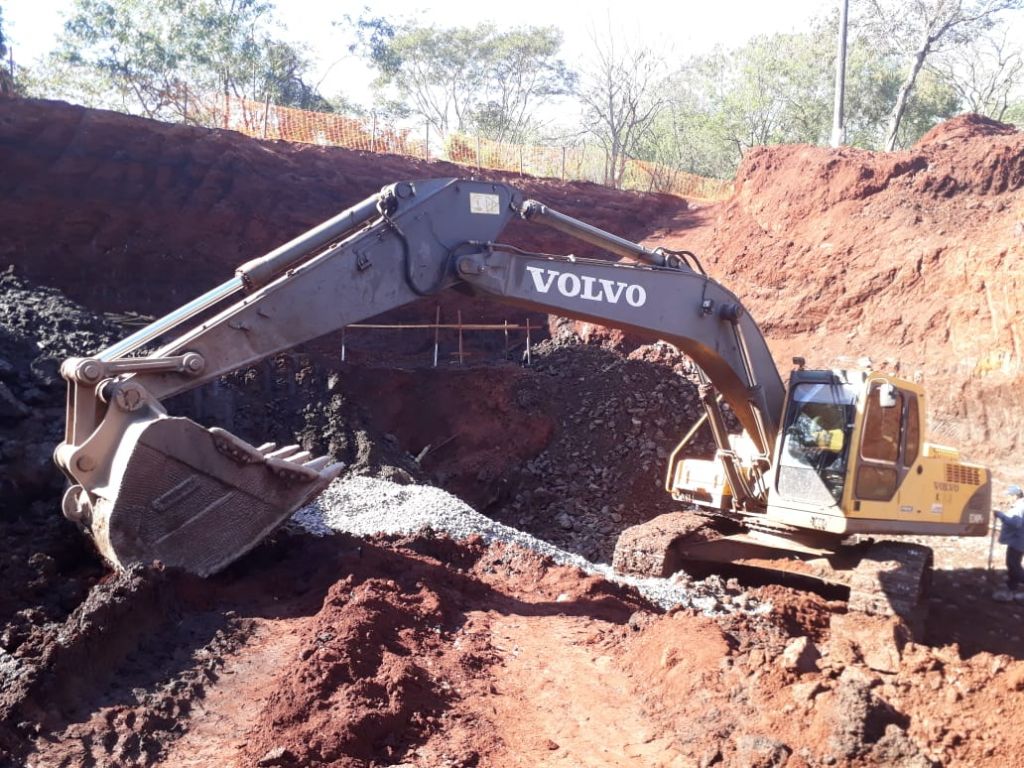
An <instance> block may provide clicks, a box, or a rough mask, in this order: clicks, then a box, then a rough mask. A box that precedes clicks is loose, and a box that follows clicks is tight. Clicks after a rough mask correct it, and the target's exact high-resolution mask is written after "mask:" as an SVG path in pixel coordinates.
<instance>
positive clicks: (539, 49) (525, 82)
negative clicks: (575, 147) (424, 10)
mask: <svg viewBox="0 0 1024 768" xmlns="http://www.w3.org/2000/svg"><path fill="white" fill-rule="evenodd" d="M344 25H347V26H349V27H351V28H354V30H355V32H356V36H357V42H356V43H355V44H354V45H353V46H352V50H353V51H354V52H357V53H359V54H360V55H361V56H362V57H363V58H364V59H365V60H366V61H367V62H368V63H369V64H370V65H371V66H372V67H373V68H374V69H376V71H377V79H376V82H375V86H376V88H377V91H378V100H379V102H380V104H381V105H382V106H383V107H384V109H385V110H386V111H389V112H395V111H396V108H397V106H398V105H401V104H405V105H407V107H408V110H409V112H411V113H412V114H416V115H419V116H421V117H422V118H424V119H425V120H427V122H428V123H429V124H430V125H431V126H433V127H434V128H435V129H436V130H437V131H438V133H439V134H441V135H447V134H448V133H449V132H451V131H470V130H473V131H476V132H478V133H480V134H482V135H484V136H486V137H488V138H491V139H494V140H497V141H511V142H518V141H522V140H524V138H526V136H527V135H529V134H530V133H531V131H532V130H533V129H534V128H535V127H536V121H535V113H536V108H537V106H538V104H539V103H540V102H541V100H543V99H545V98H547V97H550V96H554V95H559V94H564V93H566V92H567V91H568V89H569V87H570V86H571V84H572V74H571V72H570V71H569V69H568V67H567V66H566V65H565V63H564V62H563V61H562V60H561V59H559V58H558V51H559V49H560V48H561V45H562V36H561V33H560V32H559V31H558V30H557V29H555V28H554V27H520V28H515V29H510V30H506V31H499V30H498V29H497V28H496V27H495V26H494V25H492V24H479V25H477V26H475V27H438V26H434V25H422V24H419V23H417V22H415V21H410V20H405V21H399V22H391V21H389V20H387V19H385V18H382V17H369V16H366V15H364V16H362V17H360V18H358V19H356V20H353V19H352V18H351V17H346V21H345V23H344Z"/></svg>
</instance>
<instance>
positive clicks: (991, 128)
mask: <svg viewBox="0 0 1024 768" xmlns="http://www.w3.org/2000/svg"><path fill="white" fill-rule="evenodd" d="M1016 132H1017V129H1016V126H1013V125H1007V124H1006V123H1000V122H999V121H998V120H993V119H992V118H990V117H985V116H984V115H977V114H973V113H968V114H965V115H958V116H957V117H954V118H951V119H949V120H946V121H945V122H942V123H939V124H938V125H937V126H935V127H934V128H932V129H931V130H930V131H928V133H926V134H925V135H924V136H922V137H921V138H920V140H919V141H918V142H917V144H915V145H914V146H915V147H918V148H920V147H924V146H928V145H930V144H939V143H944V142H947V141H956V140H959V139H974V138H978V137H981V136H1012V135H1013V134H1014V133H1016Z"/></svg>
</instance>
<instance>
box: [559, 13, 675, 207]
mask: <svg viewBox="0 0 1024 768" xmlns="http://www.w3.org/2000/svg"><path fill="white" fill-rule="evenodd" d="M591 42H592V43H593V51H594V57H593V59H591V61H590V62H588V63H586V64H585V65H584V67H583V69H582V71H581V72H580V77H579V84H578V86H577V88H576V96H577V97H578V98H579V100H580V102H581V103H582V105H583V125H584V126H585V128H584V130H585V132H587V133H589V134H591V135H592V136H594V137H595V138H596V139H597V140H598V142H600V144H601V146H602V147H604V151H605V156H606V157H607V159H608V165H607V170H606V171H605V183H606V184H609V185H610V186H612V187H615V188H618V187H619V186H620V185H621V184H622V179H623V176H624V175H625V172H626V160H627V159H628V158H629V157H630V156H632V155H635V154H636V152H637V150H638V149H639V148H640V146H641V144H642V142H643V140H644V137H645V135H646V134H647V132H648V131H649V130H650V128H651V126H652V125H653V124H654V122H655V120H656V119H657V117H658V114H659V113H660V112H661V110H662V108H663V107H664V106H665V103H666V100H665V98H664V96H663V94H662V93H661V91H660V85H661V83H662V81H663V80H664V76H663V72H662V69H663V66H664V65H663V59H662V58H660V57H659V56H656V55H655V53H654V52H653V51H652V50H651V49H650V48H648V47H645V46H642V45H639V46H632V45H629V44H626V43H622V44H616V40H615V35H614V34H613V33H612V32H611V30H609V33H608V35H607V37H606V38H604V39H599V38H598V36H597V35H596V34H595V35H592V36H591Z"/></svg>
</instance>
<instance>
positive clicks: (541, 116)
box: [0, 0, 1024, 186]
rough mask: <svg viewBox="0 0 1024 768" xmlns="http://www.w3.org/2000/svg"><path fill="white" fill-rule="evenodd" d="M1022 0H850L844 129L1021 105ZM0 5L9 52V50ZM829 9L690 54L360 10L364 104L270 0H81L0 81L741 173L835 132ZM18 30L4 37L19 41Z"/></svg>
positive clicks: (343, 22)
mask: <svg viewBox="0 0 1024 768" xmlns="http://www.w3.org/2000/svg"><path fill="white" fill-rule="evenodd" d="M1022 4H1024V0H850V24H849V36H848V50H847V64H846V73H847V74H846V100H845V102H846V109H845V113H846V121H845V122H846V142H847V144H850V145H853V146H857V147H864V148H870V149H888V150H892V149H898V148H901V147H907V146H909V145H910V144H912V143H913V142H914V141H916V140H917V139H918V138H919V137H920V136H921V135H922V134H923V133H924V132H926V131H927V130H929V129H930V128H931V127H932V126H933V125H935V124H936V123H938V122H939V121H941V120H942V119H944V118H947V117H949V116H952V115H954V114H957V113H959V112H963V111H972V112H978V113H980V114H983V115H986V116H989V117H993V118H995V119H999V120H1004V121H1010V122H1012V121H1014V120H1018V119H1021V118H1022V117H1024V91H1022V83H1024V58H1022V51H1021V49H1020V44H1019V42H1018V41H1013V42H1011V40H1010V39H1009V37H1008V34H1007V21H1008V20H1009V19H1010V18H1011V14H1012V13H1013V12H1015V11H1019V10H1020V9H1021V6H1022ZM2 23H3V17H2V8H0V55H3V53H4V51H5V50H6V49H5V38H4V36H3V30H2ZM838 24H839V13H838V9H834V10H832V11H831V12H830V13H825V14H823V15H821V16H820V17H818V18H816V19H814V20H813V21H812V22H810V23H809V25H808V28H807V29H806V30H804V31H800V32H791V33H779V34H772V35H760V36H757V37H754V38H752V39H751V40H749V41H747V42H746V43H744V44H742V45H739V46H736V47H729V48H726V47H718V48H715V49H714V50H712V51H710V52H707V53H701V54H696V55H691V56H689V57H686V58H683V59H679V58H678V57H677V56H676V55H675V54H674V53H673V55H665V54H662V53H659V52H658V51H657V50H654V49H652V48H651V47H649V46H647V45H644V44H638V43H635V42H631V41H629V40H627V39H625V38H624V37H621V36H619V35H617V34H616V32H615V30H613V29H612V27H611V24H610V23H609V24H608V25H607V28H605V29H600V28H594V29H592V31H591V54H590V56H588V57H585V58H583V59H581V60H579V61H574V62H572V63H571V64H570V63H568V62H567V61H566V60H565V58H564V54H563V50H562V47H563V38H562V33H561V31H560V30H558V29H557V28H554V27H549V26H522V27H515V28H500V27H497V26H495V25H494V24H478V25H472V26H451V27H445V26H441V25H437V24H431V23H426V22H423V21H421V20H418V19H408V18H391V17H385V16H379V15H374V14H372V13H371V12H370V11H368V10H364V12H363V13H362V14H361V15H358V16H351V15H348V16H343V17H342V18H340V19H338V20H336V21H335V22H334V28H335V30H336V31H337V33H338V38H339V40H344V41H346V42H345V44H344V48H343V49H347V51H348V53H349V55H353V56H357V57H359V58H360V59H361V60H362V61H363V62H365V63H366V64H367V65H368V66H369V67H370V68H371V70H372V71H373V73H374V82H373V94H374V96H373V104H372V106H370V107H367V106H364V105H358V104H355V103H354V102H353V101H352V100H351V98H350V97H349V96H348V95H346V94H323V93H321V90H320V85H319V84H318V83H315V82H312V81H311V77H312V74H311V73H312V72H313V69H314V64H315V62H314V61H313V60H312V59H311V58H310V56H309V53H308V52H307V51H306V50H305V49H304V48H303V47H302V46H297V45H295V44H293V43H290V42H287V41H286V40H285V39H284V37H283V34H282V31H281V29H280V27H279V25H278V22H277V20H276V17H275V8H274V6H273V4H272V3H271V2H269V0H74V2H73V3H72V4H71V7H70V11H69V13H68V15H67V18H66V23H65V25H64V29H63V32H62V34H61V35H60V38H59V42H58V45H57V47H56V49H55V50H54V51H52V52H51V53H50V54H49V55H48V56H46V57H44V58H43V59H41V60H40V61H38V62H35V63H32V64H31V65H28V66H22V67H18V68H17V70H16V71H15V72H14V77H13V80H12V78H11V75H10V73H6V72H5V74H4V75H3V76H0V93H2V92H4V91H5V90H6V91H7V92H10V91H12V90H13V91H14V92H15V93H20V94H23V95H27V96H39V97H48V98H65V99H68V100H70V101H75V102H77V103H81V104H85V105H87V106H97V107H109V108H116V109H120V110H122V111H126V112H129V113H133V114H142V115H145V116H148V117H153V118H159V119H164V120H177V121H186V122H188V121H201V119H202V117H201V115H200V114H198V113H196V111H195V110H192V111H190V109H189V104H188V99H189V94H194V93H198V92H202V93H212V94H224V95H226V96H235V97H240V98H245V99H250V100H253V101H256V102H266V103H274V104H278V105H282V106H293V107H298V108H302V109H311V110H318V111H327V112H332V111H336V112H343V113H348V114H352V113H361V112H362V113H365V112H366V111H367V110H372V111H373V112H374V113H375V115H377V116H378V117H380V118H382V119H385V120H391V121H401V120H412V119H415V120H419V121H422V122H425V123H427V124H428V125H430V126H431V128H432V129H433V130H434V131H436V135H438V136H442V137H444V136H448V135H450V134H451V133H453V132H464V133H474V134H477V135H480V136H482V137H484V138H487V139H491V140H494V141H499V142H508V143H516V144H522V143H539V144H544V143H551V144H555V145H558V144H561V145H563V146H564V145H567V144H579V143H582V142H584V141H587V142H590V143H597V144H598V145H599V146H601V147H602V148H603V149H604V151H605V154H606V157H607V160H608V162H607V168H608V170H607V172H606V173H607V179H606V181H607V182H608V183H610V184H612V185H616V186H617V185H618V184H619V183H620V182H621V180H622V175H623V173H624V171H625V161H626V159H627V158H635V159H641V160H649V161H653V162H657V163H659V164H662V165H665V166H667V167H669V168H674V169H679V170H683V171H686V172H689V173H695V174H700V175H704V176H711V177H718V178H731V177H732V175H733V174H734V173H735V170H736V167H737V165H738V164H739V162H740V161H741V160H742V158H743V155H744V154H745V153H746V152H747V151H748V150H749V149H750V148H751V147H755V146H758V145H762V144H778V143H809V144H824V143H827V142H828V140H829V137H830V134H831V129H832V103H833V101H832V100H833V92H834V83H833V80H834V70H835V64H836V55H837V53H836V39H837V31H838ZM8 42H9V41H8Z"/></svg>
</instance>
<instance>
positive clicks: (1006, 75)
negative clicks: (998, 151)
mask: <svg viewBox="0 0 1024 768" xmlns="http://www.w3.org/2000/svg"><path fill="white" fill-rule="evenodd" d="M932 69H933V70H934V71H935V73H936V74H937V75H938V76H939V77H941V78H942V79H943V80H944V81H945V82H947V83H949V84H950V86H951V87H952V88H953V89H954V90H955V91H956V93H957V95H958V96H959V98H960V102H961V104H962V106H963V108H964V109H966V110H967V111H970V112H976V113H977V114H979V115H985V116H987V117H991V118H994V119H996V120H1002V119H1003V118H1004V117H1006V114H1007V111H1008V110H1009V109H1010V105H1011V104H1012V102H1013V97H1014V96H1015V95H1016V93H1017V92H1018V91H1019V89H1020V86H1021V83H1022V81H1024V57H1022V56H1021V51H1020V49H1019V48H1013V47H1011V46H1010V45H1009V44H1008V43H1007V39H1006V35H999V36H991V35H985V36H984V37H982V38H981V39H979V40H978V41H977V43H976V44H975V45H972V46H971V47H970V48H960V49H957V50H954V51H951V52H949V53H948V54H946V55H945V56H942V57H937V58H936V61H935V62H934V64H933V66H932Z"/></svg>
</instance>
